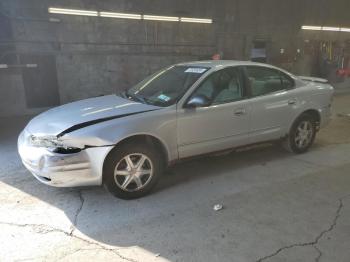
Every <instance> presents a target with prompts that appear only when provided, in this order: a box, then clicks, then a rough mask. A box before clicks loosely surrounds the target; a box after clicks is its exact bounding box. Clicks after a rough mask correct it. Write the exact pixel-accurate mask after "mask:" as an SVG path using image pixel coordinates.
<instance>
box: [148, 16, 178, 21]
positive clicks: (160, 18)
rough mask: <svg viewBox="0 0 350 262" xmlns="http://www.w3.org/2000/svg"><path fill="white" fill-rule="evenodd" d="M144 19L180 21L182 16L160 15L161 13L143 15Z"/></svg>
mask: <svg viewBox="0 0 350 262" xmlns="http://www.w3.org/2000/svg"><path fill="white" fill-rule="evenodd" d="M143 19H144V20H155V21H174V22H176V21H179V20H180V18H179V17H176V16H159V15H143Z"/></svg>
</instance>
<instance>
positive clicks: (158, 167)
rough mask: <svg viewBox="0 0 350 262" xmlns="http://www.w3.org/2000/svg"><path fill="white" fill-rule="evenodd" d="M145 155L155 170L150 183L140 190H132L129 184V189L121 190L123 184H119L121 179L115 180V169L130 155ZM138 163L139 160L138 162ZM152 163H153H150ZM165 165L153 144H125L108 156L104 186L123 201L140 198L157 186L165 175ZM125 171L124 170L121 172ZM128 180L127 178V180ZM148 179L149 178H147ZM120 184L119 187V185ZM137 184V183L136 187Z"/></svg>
mask: <svg viewBox="0 0 350 262" xmlns="http://www.w3.org/2000/svg"><path fill="white" fill-rule="evenodd" d="M138 154H139V155H140V154H142V155H145V156H146V157H147V158H148V159H147V160H146V161H147V163H146V164H148V165H150V166H151V168H152V169H153V172H152V176H151V177H150V179H149V181H148V182H147V183H146V184H145V185H144V187H142V188H140V189H132V188H131V189H130V187H131V186H133V184H132V183H134V182H132V183H130V184H129V188H127V189H123V188H121V185H120V184H121V183H119V178H120V177H118V178H115V174H114V172H115V169H116V167H117V165H118V168H119V165H121V164H122V163H121V161H125V160H124V158H125V157H126V156H128V155H131V157H133V156H135V157H137V155H138ZM136 161H137V160H136ZM148 161H150V162H151V163H149V162H148ZM163 169H164V164H163V161H162V157H161V154H160V152H157V150H156V148H155V147H154V146H152V145H151V144H147V143H139V142H131V143H125V144H121V145H119V146H117V147H116V148H115V149H113V150H112V151H111V152H110V154H109V155H108V156H107V158H106V160H105V163H104V166H103V186H104V187H105V188H106V189H107V190H108V191H109V192H110V193H111V194H113V195H114V196H116V197H118V198H121V199H135V198H140V197H143V196H145V195H147V194H148V193H150V191H151V190H152V189H153V188H154V187H155V186H156V184H157V182H158V180H159V178H160V176H161V175H162V173H163ZM121 171H123V170H121ZM125 179H126V178H125ZM146 179H147V178H146ZM118 183H119V185H118ZM134 187H137V185H136V182H135V186H134Z"/></svg>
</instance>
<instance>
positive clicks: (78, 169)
mask: <svg viewBox="0 0 350 262" xmlns="http://www.w3.org/2000/svg"><path fill="white" fill-rule="evenodd" d="M29 136H30V134H28V133H27V132H26V131H23V132H22V133H21V134H20V136H19V138H18V152H19V155H20V157H21V159H22V162H23V164H24V166H25V167H26V168H27V169H28V170H29V171H30V172H31V173H32V174H33V175H34V177H35V178H37V179H38V180H39V181H40V182H42V183H44V184H47V185H51V186H56V187H74V186H90V185H101V183H102V170H103V163H104V159H105V157H106V155H107V154H108V152H109V151H110V150H111V149H112V147H113V146H103V147H90V148H87V149H83V150H81V151H79V152H74V153H70V154H66V153H65V154H61V153H54V152H51V151H49V150H48V149H47V148H43V147H33V146H31V145H29V144H28V142H27V141H28V139H27V138H28V137H29Z"/></svg>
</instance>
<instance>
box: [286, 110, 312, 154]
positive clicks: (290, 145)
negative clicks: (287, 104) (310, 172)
mask: <svg viewBox="0 0 350 262" xmlns="http://www.w3.org/2000/svg"><path fill="white" fill-rule="evenodd" d="M302 130H303V131H302ZM315 137H316V121H315V119H314V118H313V117H312V116H310V115H308V114H303V115H301V116H300V117H298V118H297V120H296V121H295V122H294V123H293V125H292V127H291V129H290V131H289V134H288V137H287V138H286V139H285V140H284V141H283V143H282V145H283V147H284V148H285V149H286V150H288V151H289V152H292V153H295V154H302V153H305V152H307V151H308V150H309V148H310V147H311V146H312V144H313V143H314V140H315Z"/></svg>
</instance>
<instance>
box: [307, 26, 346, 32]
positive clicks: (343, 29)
mask: <svg viewBox="0 0 350 262" xmlns="http://www.w3.org/2000/svg"><path fill="white" fill-rule="evenodd" d="M301 29H303V30H316V31H330V32H348V33H350V28H346V27H334V26H310V25H303V26H302V27H301Z"/></svg>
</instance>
